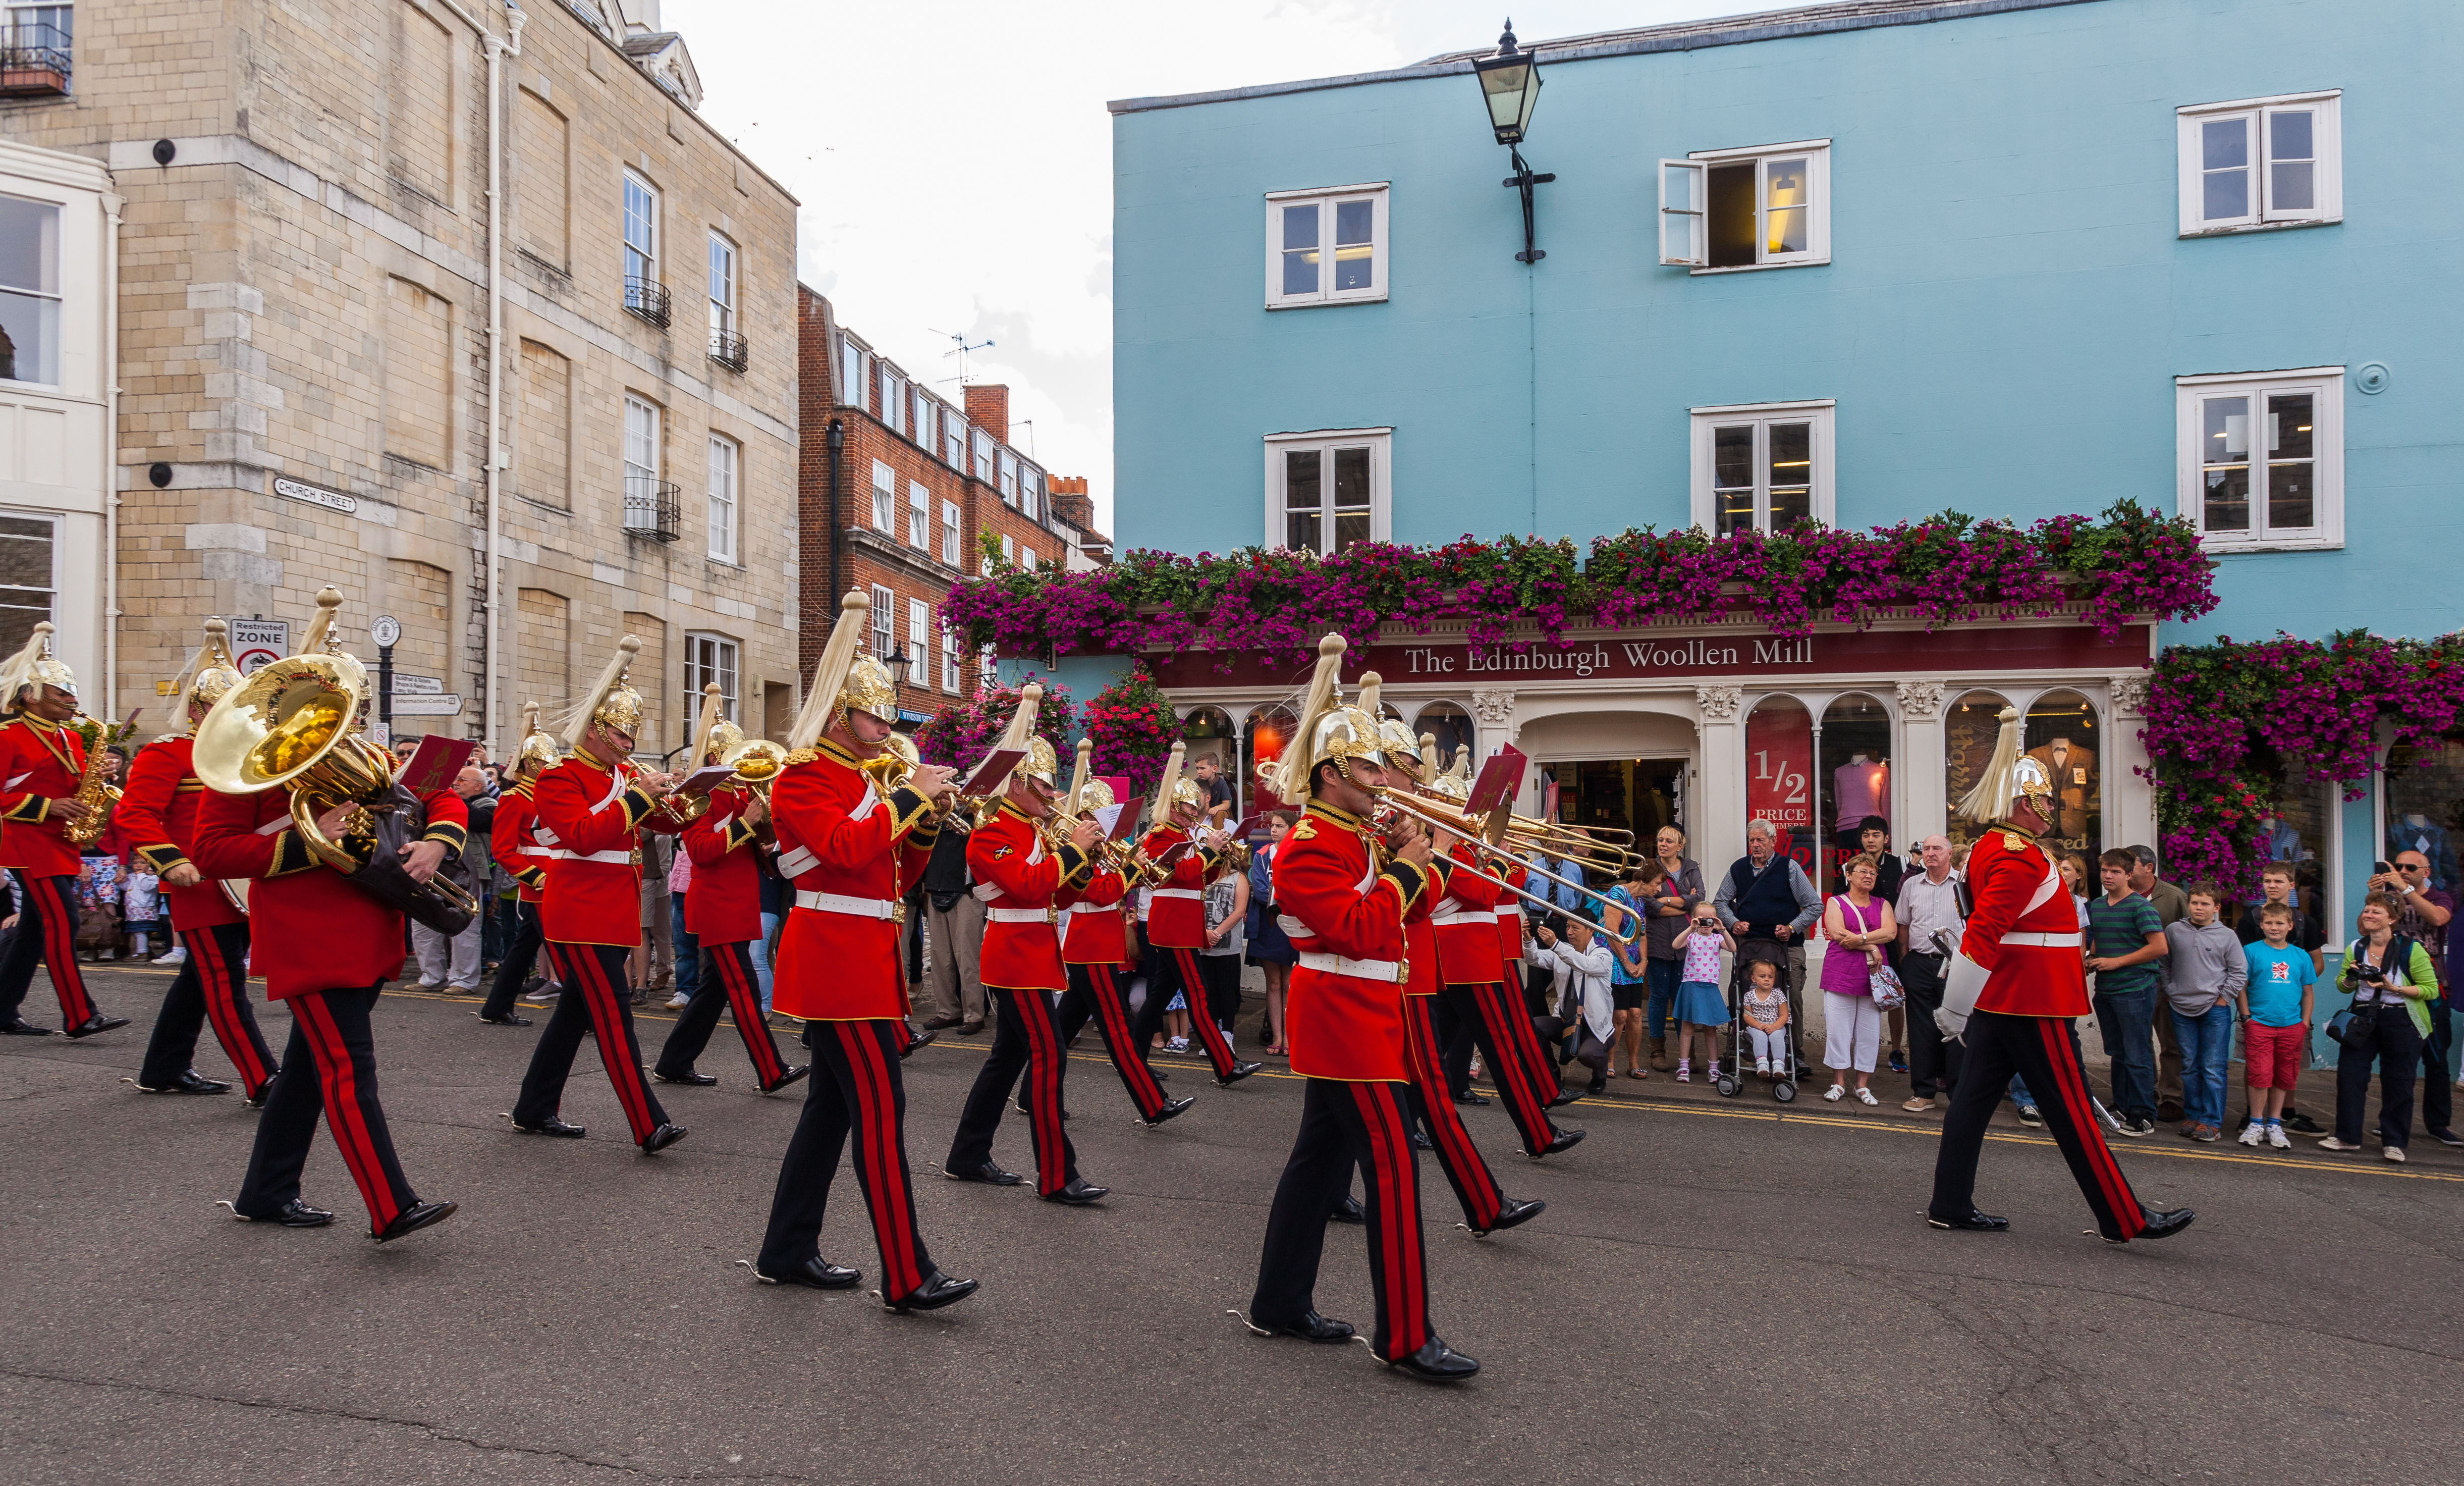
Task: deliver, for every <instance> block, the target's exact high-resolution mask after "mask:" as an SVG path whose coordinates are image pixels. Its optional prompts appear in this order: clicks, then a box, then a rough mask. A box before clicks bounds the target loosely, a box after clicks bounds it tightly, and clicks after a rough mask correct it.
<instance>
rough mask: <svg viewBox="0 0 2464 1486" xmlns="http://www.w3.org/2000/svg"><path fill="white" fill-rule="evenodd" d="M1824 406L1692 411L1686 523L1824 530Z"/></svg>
mask: <svg viewBox="0 0 2464 1486" xmlns="http://www.w3.org/2000/svg"><path fill="white" fill-rule="evenodd" d="M1832 411H1833V405H1832V403H1831V402H1829V401H1827V400H1826V401H1821V402H1807V403H1755V404H1750V405H1747V406H1744V407H1736V408H1697V409H1695V410H1694V439H1693V470H1694V524H1695V525H1697V526H1699V527H1701V528H1703V529H1704V530H1705V531H1707V532H1709V533H1711V534H1712V535H1713V536H1719V537H1725V536H1727V535H1728V534H1729V533H1731V532H1738V531H1759V532H1764V533H1771V532H1777V531H1786V530H1788V529H1789V528H1790V527H1792V526H1795V525H1797V524H1799V523H1800V522H1803V521H1819V522H1821V523H1822V524H1823V525H1826V526H1827V525H1829V524H1831V520H1832V501H1831V463H1832V461H1831V421H1832Z"/></svg>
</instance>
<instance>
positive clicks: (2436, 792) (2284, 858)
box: [2172, 743, 2464, 946]
mask: <svg viewBox="0 0 2464 1486" xmlns="http://www.w3.org/2000/svg"><path fill="white" fill-rule="evenodd" d="M2416 757H2417V755H2414V754H2413V753H2412V752H2411V750H2409V749H2404V748H2399V749H2396V750H2395V751H2394V756H2393V757H2392V758H2390V759H2389V760H2388V761H2387V788H2386V790H2384V791H2383V795H2382V797H2383V798H2385V799H2386V800H2387V836H2386V841H2385V844H2384V846H2383V847H2382V848H2381V849H2380V850H2379V851H2378V853H2377V856H2378V857H2379V858H2380V859H2383V860H2387V861H2390V862H2391V861H2393V860H2394V859H2395V857H2396V856H2397V855H2398V854H2401V853H2402V852H2404V851H2407V850H2421V851H2422V854H2423V855H2425V856H2427V857H2429V858H2430V870H2431V884H2432V885H2433V886H2439V885H2442V884H2440V883H2439V880H2438V876H2437V875H2438V873H2439V872H2440V871H2441V870H2442V868H2441V856H2442V854H2446V853H2448V852H2449V850H2450V849H2449V848H2448V847H2447V845H2446V842H2447V833H2448V832H2449V831H2451V830H2453V826H2454V823H2455V822H2456V821H2457V820H2458V819H2464V743H2448V744H2445V745H2444V746H2443V747H2442V748H2441V749H2440V750H2439V751H2438V752H2436V753H2434V754H2432V755H2431V763H2430V766H2429V767H2427V768H2425V769H2414V768H2413V767H2412V763H2413V760H2414V759H2415V758H2416ZM2342 805H2343V788H2342V787H2340V786H2337V785H2331V784H2330V785H2312V784H2309V783H2306V782H2304V783H2301V784H2295V785H2288V786H2286V787H2283V788H2280V789H2278V790H2277V792H2276V793H2275V794H2274V795H2272V796H2271V797H2270V798H2269V801H2268V806H2267V810H2268V813H2267V814H2266V815H2265V816H2263V817H2261V819H2260V820H2259V823H2258V835H2259V848H2260V850H2261V852H2262V853H2263V854H2265V855H2266V857H2267V859H2268V860H2269V861H2276V862H2287V863H2290V864H2291V865H2292V868H2293V906H2294V907H2296V908H2298V909H2299V910H2300V911H2301V912H2302V913H2303V914H2305V915H2307V916H2308V917H2309V918H2311V919H2313V920H2316V921H2317V922H2318V925H2319V930H2320V932H2321V934H2322V935H2324V936H2325V942H2326V943H2327V944H2329V945H2331V946H2332V945H2340V944H2342V943H2344V941H2345V940H2346V939H2348V938H2350V937H2351V935H2352V930H2353V924H2352V920H2350V918H2349V917H2345V916H2343V912H2342V909H2343V900H2344V898H2343V891H2342V884H2341V883H2339V882H2337V881H2335V880H2334V875H2333V874H2331V873H2329V872H2328V871H2327V865H2328V863H2329V862H2331V861H2333V860H2334V859H2335V850H2334V847H2333V843H2332V842H2331V841H2330V839H2329V832H2330V831H2331V830H2332V828H2333V823H2334V821H2335V818H2336V814H2337V812H2338V810H2340V809H2341V808H2342ZM2414 816H2418V817H2420V818H2419V820H2418V821H2417V822H2416V821H2415V820H2413V819H2412V818H2411V817H2414ZM2423 843H2427V849H2426V850H2424V849H2423ZM2443 870H2444V871H2445V872H2446V873H2447V875H2448V876H2447V879H2446V882H2445V883H2444V884H2443V885H2444V886H2445V888H2446V890H2447V891H2448V892H2450V893H2453V892H2454V891H2455V887H2454V883H2455V880H2456V876H2455V866H2454V860H2453V856H2452V854H2450V855H2447V857H2446V865H2445V867H2444V869H2443ZM2172 880H2176V881H2178V880H2179V879H2178V878H2174V879H2172ZM2260 898H2261V895H2260V893H2259V891H2258V884H2257V883H2256V882H2255V881H2254V882H2252V883H2251V885H2250V890H2249V891H2248V892H2247V893H2245V894H2244V895H2243V899H2242V901H2241V903H2240V904H2238V905H2237V906H2236V907H2235V909H2234V915H2235V920H2236V922H2238V921H2239V920H2240V918H2241V917H2242V916H2244V915H2247V914H2248V913H2249V912H2250V911H2251V909H2252V908H2254V907H2255V906H2256V905H2257V903H2258V902H2259V901H2260ZM2353 908H2354V911H2355V912H2359V911H2360V908H2361V904H2360V903H2359V902H2358V901H2356V902H2355V903H2354V904H2353ZM2340 920H2341V921H2340Z"/></svg>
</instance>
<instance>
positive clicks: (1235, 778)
mask: <svg viewBox="0 0 2464 1486" xmlns="http://www.w3.org/2000/svg"><path fill="white" fill-rule="evenodd" d="M1236 739H1237V735H1236V734H1235V733H1234V732H1233V730H1232V715H1231V714H1230V713H1228V712H1225V711H1224V710H1223V709H1222V708H1221V707H1197V708H1193V709H1191V711H1190V713H1189V715H1188V716H1186V717H1184V718H1182V719H1181V720H1180V740H1181V743H1182V755H1181V763H1182V765H1183V766H1184V767H1189V768H1195V767H1197V765H1198V761H1199V760H1200V759H1211V760H1213V761H1214V763H1215V772H1216V775H1217V777H1218V778H1221V780H1223V781H1224V782H1225V783H1226V784H1228V785H1230V786H1231V787H1232V811H1231V816H1230V818H1229V819H1227V820H1225V821H1224V824H1225V825H1227V826H1228V825H1230V824H1232V822H1233V821H1234V820H1238V819H1239V818H1240V817H1241V815H1242V814H1243V813H1244V812H1243V808H1242V807H1243V801H1245V800H1246V799H1247V798H1248V797H1249V795H1250V793H1251V791H1250V790H1249V789H1247V788H1245V787H1243V780H1242V778H1241V761H1240V760H1239V759H1238V758H1235V757H1234V754H1235V753H1237V752H1238V751H1239V750H1238V747H1237V744H1236Z"/></svg>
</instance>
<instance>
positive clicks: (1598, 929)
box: [1370, 785, 1636, 948]
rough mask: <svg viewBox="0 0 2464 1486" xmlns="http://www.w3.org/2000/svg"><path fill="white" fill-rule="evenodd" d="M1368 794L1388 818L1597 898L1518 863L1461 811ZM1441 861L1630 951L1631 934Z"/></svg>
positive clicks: (1393, 793) (1391, 790)
mask: <svg viewBox="0 0 2464 1486" xmlns="http://www.w3.org/2000/svg"><path fill="white" fill-rule="evenodd" d="M1370 793H1372V794H1374V795H1375V796H1376V797H1377V803H1378V809H1379V810H1381V811H1384V812H1387V813H1388V814H1389V816H1390V818H1392V817H1396V816H1399V817H1401V818H1403V819H1406V820H1410V821H1412V822H1414V823H1415V824H1417V825H1419V826H1421V827H1424V828H1426V829H1429V830H1432V831H1442V832H1446V833H1447V834H1448V835H1452V836H1459V837H1461V838H1462V839H1463V843H1464V844H1465V845H1467V846H1469V847H1470V848H1471V849H1472V850H1473V851H1475V852H1486V853H1487V854H1490V855H1491V856H1495V857H1501V858H1503V859H1505V860H1507V861H1510V862H1513V863H1514V865H1516V866H1517V867H1520V868H1522V869H1523V870H1524V871H1526V872H1529V873H1533V874H1536V875H1538V876H1543V877H1546V878H1548V879H1549V880H1550V881H1551V882H1554V883H1556V884H1558V885H1559V886H1561V887H1570V888H1573V890H1574V891H1575V892H1577V893H1580V894H1582V895H1583V896H1584V897H1586V898H1596V897H1598V896H1599V895H1597V894H1596V893H1594V892H1593V891H1592V887H1591V884H1590V883H1588V882H1576V881H1573V880H1571V879H1569V878H1566V877H1561V876H1557V875H1556V874H1555V873H1553V872H1551V871H1550V870H1549V869H1547V868H1546V867H1535V866H1533V865H1531V864H1530V863H1529V862H1527V861H1524V860H1522V859H1521V858H1520V857H1517V856H1516V855H1515V854H1513V853H1511V852H1508V851H1507V850H1506V849H1505V848H1504V847H1500V846H1492V845H1490V844H1489V842H1488V841H1487V840H1486V839H1485V837H1484V836H1483V835H1482V833H1481V822H1480V820H1479V819H1478V817H1475V816H1473V815H1470V814H1468V813H1466V812H1464V811H1462V810H1455V809H1453V808H1451V807H1449V806H1445V805H1441V804H1440V803H1439V802H1437V801H1435V800H1426V799H1422V798H1420V797H1419V796H1417V795H1411V794H1406V793H1404V792H1403V791H1402V790H1399V789H1397V788H1395V787H1393V786H1391V785H1381V786H1379V787H1376V788H1374V789H1372V790H1371V791H1370ZM1445 861H1446V863H1447V866H1448V870H1450V871H1453V872H1468V873H1470V874H1471V875H1472V876H1475V877H1478V878H1479V879H1481V880H1482V881H1483V882H1486V883H1489V884H1491V885H1493V886H1496V887H1501V888H1504V889H1505V890H1506V891H1507V892H1509V893H1511V894H1513V895H1514V896H1515V897H1517V898H1522V899H1523V900H1524V901H1526V902H1532V903H1538V904H1539V905H1540V906H1541V907H1543V908H1546V909H1548V910H1549V911H1550V912H1551V913H1555V914H1564V915H1565V917H1567V918H1568V919H1571V920H1573V921H1574V922H1576V923H1581V924H1586V925H1588V926H1589V927H1590V928H1591V930H1592V932H1594V933H1595V934H1605V935H1607V936H1608V937H1609V938H1610V939H1613V940H1615V941H1616V942H1617V943H1620V944H1623V945H1626V946H1627V947H1629V948H1631V947H1632V946H1633V944H1634V943H1635V941H1636V935H1634V934H1631V933H1626V934H1620V933H1618V932H1617V930H1615V929H1613V928H1610V927H1609V926H1608V925H1607V924H1605V923H1602V922H1600V921H1599V920H1595V919H1586V918H1584V917H1583V916H1582V915H1581V914H1578V913H1572V912H1569V911H1567V910H1566V909H1563V908H1560V907H1558V906H1557V905H1556V904H1555V903H1553V902H1551V901H1550V900H1549V899H1548V898H1543V897H1541V896H1540V895H1539V894H1537V893H1533V892H1530V891H1528V890H1526V889H1524V888H1520V887H1517V886H1515V885H1514V884H1513V883H1511V882H1508V881H1507V880H1506V879H1505V878H1504V877H1500V876H1493V875H1491V874H1489V873H1485V872H1483V871H1481V870H1480V869H1479V868H1478V867H1474V866H1472V865H1470V864H1469V863H1466V862H1462V861H1458V860H1456V859H1455V858H1454V857H1452V856H1446V857H1445Z"/></svg>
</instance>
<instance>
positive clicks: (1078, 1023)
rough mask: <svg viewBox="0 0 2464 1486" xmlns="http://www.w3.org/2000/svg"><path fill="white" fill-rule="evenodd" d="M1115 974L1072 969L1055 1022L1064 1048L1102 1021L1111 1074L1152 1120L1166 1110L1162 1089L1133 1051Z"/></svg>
mask: <svg viewBox="0 0 2464 1486" xmlns="http://www.w3.org/2000/svg"><path fill="white" fill-rule="evenodd" d="M1112 971H1113V966H1111V965H1071V966H1069V988H1068V989H1067V990H1066V991H1063V992H1062V993H1061V1009H1060V1010H1059V1011H1057V1012H1056V1013H1054V1021H1055V1022H1056V1023H1057V1024H1058V1026H1059V1028H1060V1033H1061V1045H1062V1046H1063V1047H1064V1048H1067V1046H1069V1039H1070V1038H1072V1037H1075V1036H1077V1035H1078V1030H1079V1029H1080V1028H1082V1027H1085V1026H1086V1025H1087V1023H1088V1021H1089V1019H1090V1018H1092V1019H1095V1020H1099V1021H1101V1022H1102V1023H1103V1024H1104V1051H1105V1053H1106V1054H1110V1055H1111V1059H1112V1072H1114V1073H1116V1074H1119V1075H1120V1076H1121V1087H1122V1088H1124V1089H1127V1090H1129V1091H1130V1102H1131V1103H1132V1104H1133V1105H1135V1106H1137V1111H1138V1118H1139V1119H1140V1120H1153V1119H1154V1118H1155V1116H1156V1115H1157V1114H1159V1113H1161V1112H1162V1110H1163V1086H1162V1085H1161V1084H1159V1083H1157V1082H1155V1070H1154V1069H1151V1068H1149V1067H1147V1060H1146V1059H1145V1058H1142V1057H1140V1056H1138V1055H1137V1054H1136V1053H1135V1052H1134V1051H1133V1047H1132V1042H1131V1037H1130V1013H1129V1010H1128V1009H1127V1008H1125V1007H1123V1006H1122V1005H1121V986H1120V982H1119V981H1118V980H1116V979H1114V978H1113V974H1112Z"/></svg>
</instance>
